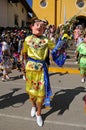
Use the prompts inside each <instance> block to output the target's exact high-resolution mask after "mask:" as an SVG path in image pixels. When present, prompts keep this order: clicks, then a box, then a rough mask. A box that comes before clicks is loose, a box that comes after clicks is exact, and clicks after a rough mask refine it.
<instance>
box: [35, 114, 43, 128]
mask: <svg viewBox="0 0 86 130" xmlns="http://www.w3.org/2000/svg"><path fill="white" fill-rule="evenodd" d="M36 118H37V124H38V126H40V127H41V126H42V125H43V120H42V117H41V116H38V115H37V113H36Z"/></svg>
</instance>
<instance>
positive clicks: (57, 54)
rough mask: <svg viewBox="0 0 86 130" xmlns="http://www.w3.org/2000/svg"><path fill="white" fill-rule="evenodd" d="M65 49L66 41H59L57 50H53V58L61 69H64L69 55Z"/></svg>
mask: <svg viewBox="0 0 86 130" xmlns="http://www.w3.org/2000/svg"><path fill="white" fill-rule="evenodd" d="M65 49H66V44H65V41H63V40H59V41H58V43H57V44H56V46H55V48H54V49H53V50H52V58H53V60H54V62H55V63H56V64H57V65H58V66H59V67H62V66H63V65H64V63H65V61H66V57H67V53H66V52H65Z"/></svg>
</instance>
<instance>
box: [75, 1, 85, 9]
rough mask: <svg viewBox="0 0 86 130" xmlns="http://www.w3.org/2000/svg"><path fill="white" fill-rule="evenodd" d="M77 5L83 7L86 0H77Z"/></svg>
mask: <svg viewBox="0 0 86 130" xmlns="http://www.w3.org/2000/svg"><path fill="white" fill-rule="evenodd" d="M76 5H77V6H78V7H79V8H82V7H84V5H85V1H84V0H77V1H76Z"/></svg>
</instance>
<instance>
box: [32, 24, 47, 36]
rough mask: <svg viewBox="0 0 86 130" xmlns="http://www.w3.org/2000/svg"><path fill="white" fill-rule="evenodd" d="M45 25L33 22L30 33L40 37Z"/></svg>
mask: <svg viewBox="0 0 86 130" xmlns="http://www.w3.org/2000/svg"><path fill="white" fill-rule="evenodd" d="M45 28H46V26H45V24H44V23H43V22H42V21H39V22H35V23H34V25H32V26H31V29H32V33H33V34H34V35H36V36H41V35H42V34H43V33H44V31H45Z"/></svg>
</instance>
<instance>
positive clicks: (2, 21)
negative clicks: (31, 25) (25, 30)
mask: <svg viewBox="0 0 86 130" xmlns="http://www.w3.org/2000/svg"><path fill="white" fill-rule="evenodd" d="M29 13H32V15H34V14H33V11H32V9H31V8H30V7H29V5H28V3H27V2H26V0H0V27H15V26H18V27H21V26H26V25H27V23H28V21H29V19H30V17H31V16H30V15H29Z"/></svg>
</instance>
